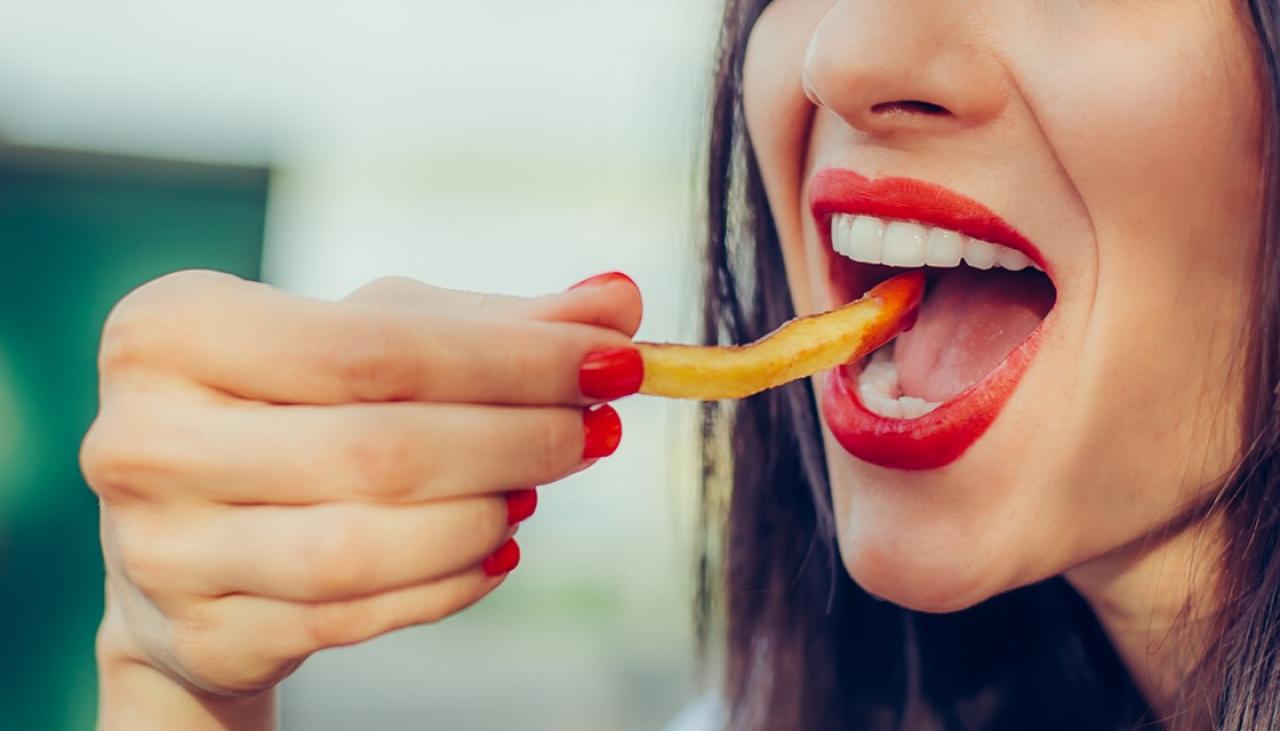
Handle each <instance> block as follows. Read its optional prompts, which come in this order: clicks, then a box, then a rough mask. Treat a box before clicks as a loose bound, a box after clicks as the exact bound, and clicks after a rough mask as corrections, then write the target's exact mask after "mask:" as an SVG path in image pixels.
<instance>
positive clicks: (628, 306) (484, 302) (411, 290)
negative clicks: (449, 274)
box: [343, 272, 644, 337]
mask: <svg viewBox="0 0 1280 731" xmlns="http://www.w3.org/2000/svg"><path fill="white" fill-rule="evenodd" d="M343 301H344V302H356V303H360V304H369V305H380V306H386V307H408V308H413V309H429V310H431V311H433V312H438V313H442V314H446V315H458V316H470V317H503V318H520V319H527V320H538V321H543V322H576V323H581V324H583V325H594V326H596V327H603V328H608V329H610V330H616V331H618V332H620V333H622V334H624V335H626V336H627V337H632V336H634V335H635V333H636V329H637V328H639V327H640V318H641V316H642V314H643V311H644V305H643V303H642V302H641V298H640V290H639V288H637V287H636V284H635V282H633V281H632V280H631V278H630V277H628V276H627V275H625V274H621V273H619V272H610V273H608V274H602V275H598V276H595V277H591V278H590V279H586V280H583V281H582V282H579V283H578V284H575V285H573V286H572V287H570V288H569V289H568V290H566V291H564V292H560V293H557V294H551V295H544V296H542V297H516V296H513V295H505V294H491V293H487V292H471V291H468V290H462V289H447V288H445V287H433V286H432V285H430V284H426V283H425V282H420V281H418V280H416V279H410V278H409V277H382V278H380V279H375V280H373V281H371V282H369V283H368V284H365V285H364V286H362V287H360V288H359V289H357V290H356V291H354V292H352V293H351V294H349V295H347V296H346V297H344V298H343Z"/></svg>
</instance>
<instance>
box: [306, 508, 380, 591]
mask: <svg viewBox="0 0 1280 731" xmlns="http://www.w3.org/2000/svg"><path fill="white" fill-rule="evenodd" d="M311 535H312V538H310V539H309V540H307V541H306V542H305V543H304V545H303V547H302V551H303V555H302V562H301V565H302V566H304V567H305V569H304V571H305V577H304V580H305V581H306V582H307V583H308V584H309V586H310V589H311V592H312V593H313V594H315V595H317V596H352V595H355V594H358V593H360V588H361V587H362V586H363V584H364V583H365V580H366V578H367V576H368V573H369V570H370V566H371V561H370V560H369V557H368V553H367V551H368V546H369V539H368V537H367V536H366V534H365V531H364V530H363V529H362V528H361V526H360V525H359V524H358V523H356V522H355V521H350V520H333V521H330V522H329V525H328V526H325V527H324V528H323V529H320V530H317V531H315V532H314V533H313V534H311Z"/></svg>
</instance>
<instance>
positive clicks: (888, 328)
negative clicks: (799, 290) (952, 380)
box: [636, 271, 924, 401]
mask: <svg viewBox="0 0 1280 731" xmlns="http://www.w3.org/2000/svg"><path fill="white" fill-rule="evenodd" d="M923 296H924V275H923V273H921V272H918V271H917V272H910V273H907V274H902V275H900V276H897V277H894V278H892V279H889V280H887V281H885V282H882V283H880V284H879V285H877V286H876V287H873V288H872V289H871V290H870V291H869V292H867V293H866V294H865V295H863V297H862V298H861V299H858V300H856V301H854V302H851V303H849V304H847V305H845V306H843V307H840V308H839V309H835V310H832V311H830V312H824V313H822V314H820V315H812V316H809V317H798V318H796V319H794V320H791V321H789V322H787V323H785V324H783V325H782V326H781V327H779V328H778V329H777V330H774V331H773V332H772V333H770V334H768V335H766V336H765V337H763V338H761V339H760V340H758V341H756V342H754V343H751V344H748V345H741V346H726V347H715V346H695V345H668V344H659V343H636V348H637V349H638V350H639V351H640V354H641V357H642V358H643V360H644V379H643V381H642V382H641V384H640V393H643V394H648V395H652V396H665V397H667V398H683V399H700V400H703V401H713V400H718V399H737V398H746V397H747V396H751V395H753V394H756V393H759V392H761V391H764V390H767V389H770V388H775V387H777V386H781V385H783V384H785V383H789V382H791V381H794V380H796V379H799V378H806V377H808V376H812V375H814V374H815V373H819V372H821V371H825V370H829V369H831V368H835V367H837V366H840V365H843V364H845V363H849V362H851V361H855V360H858V359H860V358H862V357H864V356H866V355H867V354H868V353H870V352H871V351H873V350H875V349H876V348H879V347H880V346H881V345H884V344H885V343H886V342H888V341H889V340H891V339H893V338H894V337H895V336H897V335H898V333H900V332H902V331H903V330H905V329H908V328H909V327H910V325H911V324H913V320H914V315H915V312H916V307H917V305H919V303H920V299H921V298H922V297H923Z"/></svg>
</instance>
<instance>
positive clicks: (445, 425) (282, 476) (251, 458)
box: [91, 402, 621, 505]
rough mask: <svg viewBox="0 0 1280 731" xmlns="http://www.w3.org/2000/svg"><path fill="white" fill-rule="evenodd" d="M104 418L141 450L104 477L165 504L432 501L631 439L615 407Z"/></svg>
mask: <svg viewBox="0 0 1280 731" xmlns="http://www.w3.org/2000/svg"><path fill="white" fill-rule="evenodd" d="M103 419H104V422H108V421H110V420H112V419H115V421H116V424H115V425H112V424H110V423H104V425H103V428H104V429H108V428H110V430H112V431H114V433H116V434H121V435H127V438H128V440H129V447H128V449H127V450H124V449H122V448H115V449H114V450H111V451H112V452H113V454H115V456H114V457H112V458H111V461H112V462H113V463H117V464H115V465H114V466H112V465H106V466H105V469H102V468H104V465H96V466H95V467H96V468H99V469H96V472H97V473H102V472H107V473H111V474H112V475H114V479H115V480H116V481H117V482H126V483H129V484H131V485H132V489H133V490H134V491H135V492H136V493H139V494H143V495H150V496H152V497H153V498H159V499H163V500H173V499H174V498H175V496H178V495H180V496H182V497H183V498H184V499H185V498H190V499H192V500H197V501H207V502H214V503H224V504H264V503H271V504H280V505H305V504H312V503H322V502H346V501H353V502H373V503H420V502H425V501H432V500H441V499H448V498H454V497H463V496H475V495H483V494H490V493H497V492H504V491H508V490H513V489H517V488H522V487H529V486H534V485H545V484H548V483H550V482H554V481H556V480H558V479H561V478H563V477H566V476H567V475H569V474H571V473H573V472H574V471H576V470H577V469H579V468H580V467H581V466H582V465H583V464H584V463H585V462H586V460H587V459H594V458H598V457H602V456H605V455H606V454H607V453H609V452H612V451H613V449H614V448H616V446H617V444H618V441H619V438H620V435H621V431H620V430H621V423H620V421H619V420H618V416H617V413H616V412H615V411H613V409H611V408H610V407H608V406H600V407H597V408H596V410H595V411H593V412H592V413H590V414H588V413H587V412H585V411H583V410H582V409H578V408H570V407H508V406H470V405H459V404H419V403H412V402H410V403H398V404H351V405H340V406H262V405H260V404H252V403H249V404H246V403H244V402H232V403H230V404H228V405H226V406H220V407H215V408H208V407H200V406H198V405H193V406H188V409H187V410H185V411H183V410H177V409H175V410H174V413H173V414H170V413H155V414H145V415H142V416H141V418H136V419H129V420H128V422H127V424H126V422H125V417H123V416H120V417H113V416H112V415H107V416H105V417H103ZM588 449H590V452H588ZM126 451H127V454H125V452H126ZM99 461H101V460H99ZM91 472H92V470H91Z"/></svg>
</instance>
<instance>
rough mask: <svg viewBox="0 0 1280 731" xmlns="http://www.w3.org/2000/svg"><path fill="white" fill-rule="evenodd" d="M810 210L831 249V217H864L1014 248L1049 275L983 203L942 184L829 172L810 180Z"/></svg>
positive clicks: (1041, 259) (1024, 240)
mask: <svg viewBox="0 0 1280 731" xmlns="http://www.w3.org/2000/svg"><path fill="white" fill-rule="evenodd" d="M809 202H810V205H809V207H810V210H812V212H813V216H814V218H815V219H816V220H817V222H818V231H820V232H822V234H823V237H824V238H825V239H826V240H827V245H828V247H830V245H831V241H830V237H831V217H832V216H833V215H835V214H837V213H848V214H862V215H866V216H875V217H877V218H892V219H896V220H900V221H916V222H918V223H923V224H926V225H929V226H940V227H942V228H946V229H950V230H952V231H955V232H957V233H962V234H964V235H965V236H972V237H973V238H975V239H982V240H983V241H988V242H990V243H993V244H999V245H1001V246H1007V247H1009V248H1011V249H1017V250H1018V251H1021V252H1022V253H1024V254H1026V255H1027V258H1029V259H1031V261H1033V262H1035V264H1036V266H1038V267H1040V268H1041V269H1042V270H1044V271H1048V268H1047V267H1046V266H1045V261H1044V257H1043V256H1041V254H1040V250H1039V249H1037V248H1036V247H1035V246H1034V245H1033V244H1032V243H1031V242H1030V241H1028V240H1027V238H1026V237H1025V236H1023V235H1022V234H1020V233H1018V230H1017V229H1015V228H1014V227H1013V226H1010V225H1009V224H1008V223H1006V222H1005V220H1004V219H1002V218H1000V217H999V216H997V215H996V214H995V212H994V211H992V210H991V209H989V208H987V207H986V206H984V205H982V204H981V203H979V202H977V201H975V200H973V199H972V198H967V197H965V196H963V195H960V194H959V193H955V192H953V191H950V190H947V189H946V188H943V187H942V186H940V185H935V184H933V183H926V182H925V181H923V180H912V179H911V178H879V179H877V180H871V179H869V178H866V177H863V176H862V175H859V174H857V173H855V172H853V171H852V170H839V169H836V168H827V169H825V170H821V171H819V172H818V173H817V174H815V175H814V176H813V179H812V180H811V181H810V182H809Z"/></svg>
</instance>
